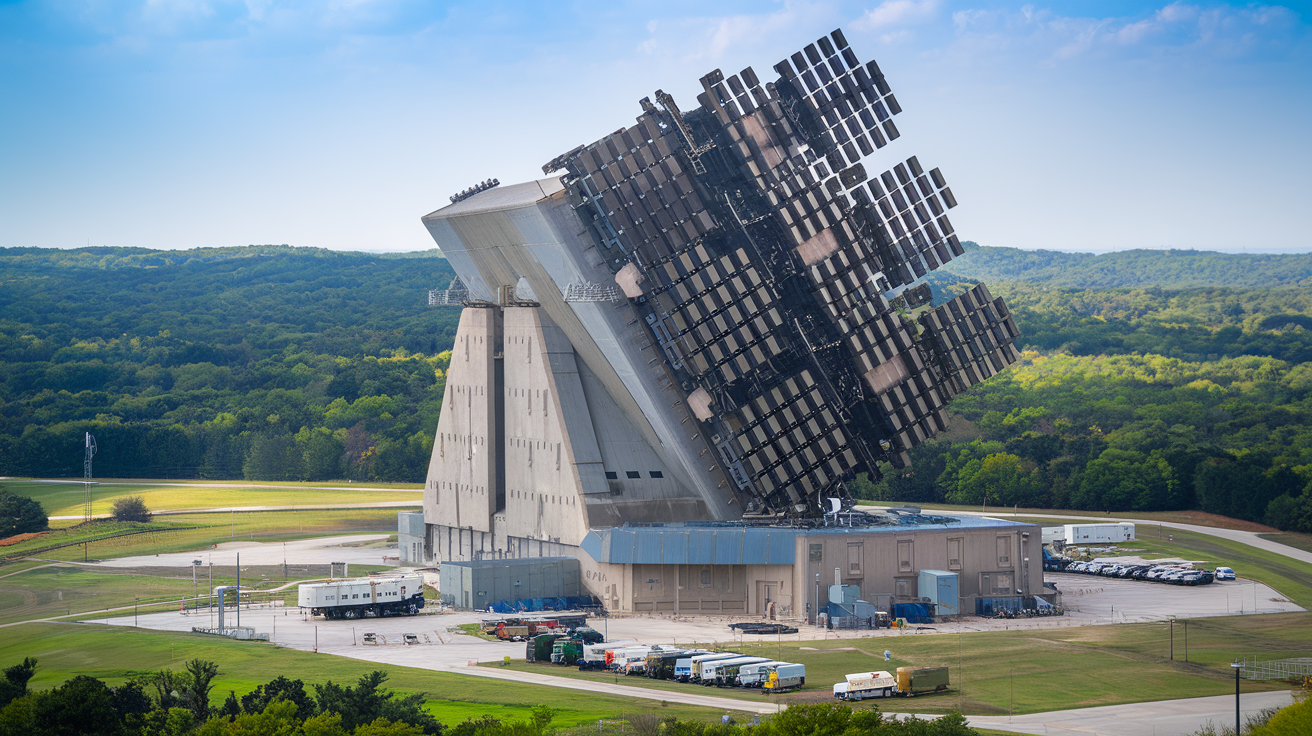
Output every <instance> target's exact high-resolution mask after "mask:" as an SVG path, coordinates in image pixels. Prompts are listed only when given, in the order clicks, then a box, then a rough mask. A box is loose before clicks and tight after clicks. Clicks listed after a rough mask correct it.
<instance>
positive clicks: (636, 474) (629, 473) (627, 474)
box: [624, 470, 642, 480]
mask: <svg viewBox="0 0 1312 736" xmlns="http://www.w3.org/2000/svg"><path fill="white" fill-rule="evenodd" d="M624 477H626V478H629V479H634V480H636V479H638V478H641V477H642V473H639V472H638V471H636V470H626V471H624Z"/></svg>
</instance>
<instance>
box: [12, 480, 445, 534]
mask: <svg viewBox="0 0 1312 736" xmlns="http://www.w3.org/2000/svg"><path fill="white" fill-rule="evenodd" d="M251 485H257V486H258V487H249V486H251ZM349 485H350V484H348V483H347V482H346V481H333V482H325V483H268V484H265V483H260V484H249V483H242V482H240V481H238V482H233V481H226V482H224V481H215V482H211V483H206V482H203V481H176V482H169V481H155V482H151V481H140V482H132V481H117V480H116V481H101V482H97V483H95V484H94V485H92V487H91V513H92V514H93V515H98V514H109V513H110V510H111V507H112V506H113V504H114V501H115V500H116V499H119V498H123V497H125V496H141V497H142V499H144V500H145V502H146V506H147V507H148V508H150V509H151V510H152V511H183V510H189V509H210V508H229V507H233V506H238V507H250V506H311V505H313V506H334V505H341V504H358V503H378V502H381V501H413V502H414V503H415V505H416V506H418V505H419V504H420V503H421V502H422V500H423V499H422V493H423V486H422V485H418V484H414V483H379V484H375V483H368V484H364V485H366V486H367V487H369V488H388V489H390V490H386V491H365V490H354V489H350V488H349ZM0 486H2V487H4V488H5V489H6V490H8V491H9V492H11V493H15V494H18V495H20V496H27V497H29V498H33V499H35V500H37V501H39V502H41V506H42V507H44V508H45V510H46V514H47V515H49V516H74V517H77V519H78V520H80V519H81V518H82V513H83V502H84V498H85V491H84V489H83V486H82V484H81V483H78V482H73V481H67V482H61V483H50V482H42V481H4V482H3V483H0ZM55 523H56V524H58V525H63V524H72V523H76V521H63V523H62V524H61V523H60V521H58V520H57V521H56V522H55Z"/></svg>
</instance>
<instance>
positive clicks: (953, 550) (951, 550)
mask: <svg viewBox="0 0 1312 736" xmlns="http://www.w3.org/2000/svg"><path fill="white" fill-rule="evenodd" d="M964 541H965V540H964V539H962V538H961V537H952V538H950V539H948V569H949V570H960V569H961V547H962V546H963V543H964Z"/></svg>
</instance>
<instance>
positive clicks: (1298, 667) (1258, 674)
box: [1240, 654, 1312, 680]
mask: <svg viewBox="0 0 1312 736" xmlns="http://www.w3.org/2000/svg"><path fill="white" fill-rule="evenodd" d="M1240 672H1242V673H1243V677H1244V679H1247V680H1289V679H1294V678H1305V677H1312V657H1294V658H1292V659H1269V660H1266V661H1258V659H1257V655H1256V654H1254V655H1252V656H1251V657H1250V656H1245V657H1244V667H1243V669H1242V670H1240Z"/></svg>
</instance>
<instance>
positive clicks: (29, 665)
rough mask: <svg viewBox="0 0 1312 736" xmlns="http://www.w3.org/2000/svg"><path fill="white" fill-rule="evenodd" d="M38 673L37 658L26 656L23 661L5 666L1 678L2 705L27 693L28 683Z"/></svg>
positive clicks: (0, 695)
mask: <svg viewBox="0 0 1312 736" xmlns="http://www.w3.org/2000/svg"><path fill="white" fill-rule="evenodd" d="M35 674H36V658H35V657H25V658H24V659H23V661H22V662H20V663H19V664H16V665H12V666H9V667H6V668H5V671H4V679H3V680H0V706H5V705H8V704H9V703H10V701H13V700H16V699H18V698H21V697H23V696H24V695H26V694H27V683H28V681H29V680H31V679H32V676H33V675H35Z"/></svg>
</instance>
